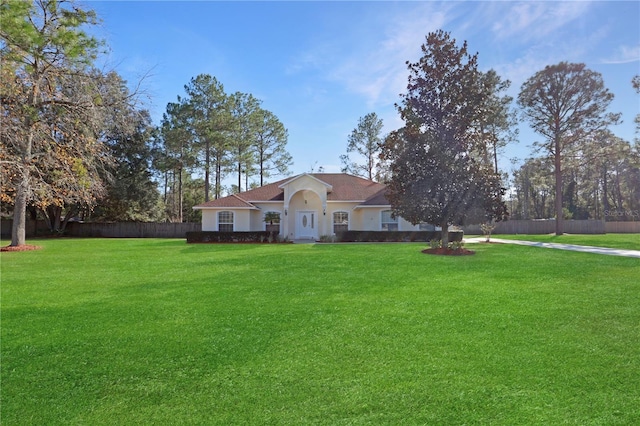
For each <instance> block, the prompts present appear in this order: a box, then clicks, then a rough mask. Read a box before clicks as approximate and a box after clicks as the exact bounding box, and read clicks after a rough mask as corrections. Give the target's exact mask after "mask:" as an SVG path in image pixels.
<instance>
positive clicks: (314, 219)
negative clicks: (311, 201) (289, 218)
mask: <svg viewBox="0 0 640 426" xmlns="http://www.w3.org/2000/svg"><path fill="white" fill-rule="evenodd" d="M305 214H309V215H311V224H310V225H312V226H310V227H309V229H311V231H312V232H313V235H302V229H303V228H302V227H300V226H298V225H299V223H298V222H299V220H300V221H301V220H302V219H301V217H303V215H305ZM319 221H320V217H319V216H318V211H317V210H296V216H295V231H294V236H295V238H296V239H304V238H313V239H317V238H318V237H319V235H320V233H319V227H320V223H319Z"/></svg>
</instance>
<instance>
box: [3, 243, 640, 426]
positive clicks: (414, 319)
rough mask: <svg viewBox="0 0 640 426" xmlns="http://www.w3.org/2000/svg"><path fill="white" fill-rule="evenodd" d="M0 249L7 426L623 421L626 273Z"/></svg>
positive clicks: (487, 263) (378, 252)
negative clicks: (31, 425) (19, 251)
mask: <svg viewBox="0 0 640 426" xmlns="http://www.w3.org/2000/svg"><path fill="white" fill-rule="evenodd" d="M35 244H38V245H41V246H43V249H42V250H40V251H33V252H22V253H2V255H1V262H2V288H1V297H2V299H1V303H2V305H1V309H2V330H1V333H2V334H1V343H2V347H1V352H2V366H1V379H2V383H1V384H2V394H1V401H0V403H1V405H0V407H1V419H0V420H1V421H2V424H6V425H15V424H19V425H27V424H34V425H35V424H38V425H39V424H48V425H58V424H60V425H62V424H64V425H79V424H82V425H85V424H91V425H106V424H109V425H112V424H220V425H227V424H243V425H244V424H260V425H263V424H274V425H275V424H328V425H341V424H343V425H346V424H349V425H352V424H394V425H395V424H447V425H449V424H452V425H453V424H501V425H529V424H576V425H589V424H591V425H600V424H601V425H615V424H620V425H626V424H638V423H640V393H639V392H638V389H640V375H639V374H638V371H640V345H638V341H640V326H639V324H640V298H639V297H638V295H639V294H640V282H639V280H638V276H640V262H638V260H637V259H631V258H618V257H612V256H599V255H594V254H589V253H574V252H565V251H558V250H547V249H541V248H535V247H523V246H512V245H495V244H494V245H484V244H477V245H474V246H473V247H472V248H473V249H474V250H476V251H477V254H476V255H475V256H465V257H437V256H428V255H424V254H422V253H420V250H421V249H422V248H424V247H423V246H421V245H419V244H362V245H360V244H357V245H187V244H185V243H184V241H181V240H153V239H150V240H115V239H110V240H108V239H104V240H94V239H86V240H81V239H78V240H75V239H59V240H40V241H37V242H35Z"/></svg>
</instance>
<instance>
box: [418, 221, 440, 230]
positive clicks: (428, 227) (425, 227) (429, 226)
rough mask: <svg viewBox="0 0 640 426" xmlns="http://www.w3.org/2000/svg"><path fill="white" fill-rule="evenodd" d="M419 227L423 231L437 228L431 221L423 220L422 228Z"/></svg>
mask: <svg viewBox="0 0 640 426" xmlns="http://www.w3.org/2000/svg"><path fill="white" fill-rule="evenodd" d="M419 229H420V230H421V231H435V230H436V227H435V226H433V225H432V224H430V223H425V222H422V223H421V224H420V228H419Z"/></svg>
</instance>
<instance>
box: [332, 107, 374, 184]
mask: <svg viewBox="0 0 640 426" xmlns="http://www.w3.org/2000/svg"><path fill="white" fill-rule="evenodd" d="M382 127H383V122H382V119H380V118H378V116H377V115H376V113H375V112H371V113H369V114H367V115H365V116H364V117H360V119H359V120H358V126H357V127H356V128H355V129H353V130H352V131H351V134H350V135H349V140H348V144H347V154H345V155H341V156H340V160H341V162H342V164H343V167H342V171H343V172H344V173H352V174H354V175H356V176H362V177H365V178H368V179H369V180H373V179H374V177H375V178H376V179H377V178H378V177H379V176H377V175H378V174H379V173H376V169H379V168H380V163H379V157H380V153H381V152H382V144H383V137H382V136H381V132H382ZM349 153H356V154H358V156H359V157H362V158H364V164H360V163H358V162H356V161H353V160H352V159H351V158H350V157H349Z"/></svg>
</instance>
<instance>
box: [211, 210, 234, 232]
mask: <svg viewBox="0 0 640 426" xmlns="http://www.w3.org/2000/svg"><path fill="white" fill-rule="evenodd" d="M224 212H229V213H231V218H232V222H231V224H230V225H231V226H232V227H233V230H232V231H231V232H234V231H235V230H236V212H234V211H233V210H229V209H226V210H221V211H219V212H218V213H217V214H216V225H217V228H218V232H222V231H220V224H221V223H220V213H224ZM222 225H229V222H223V223H222ZM227 232H228V231H227Z"/></svg>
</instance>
